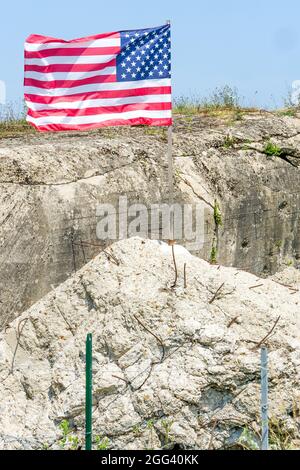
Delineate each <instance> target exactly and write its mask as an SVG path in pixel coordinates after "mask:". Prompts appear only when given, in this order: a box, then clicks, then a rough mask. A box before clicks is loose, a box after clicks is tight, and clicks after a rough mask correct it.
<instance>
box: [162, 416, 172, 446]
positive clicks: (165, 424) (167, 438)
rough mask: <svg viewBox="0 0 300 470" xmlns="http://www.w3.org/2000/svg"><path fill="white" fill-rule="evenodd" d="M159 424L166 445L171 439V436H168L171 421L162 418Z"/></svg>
mask: <svg viewBox="0 0 300 470" xmlns="http://www.w3.org/2000/svg"><path fill="white" fill-rule="evenodd" d="M161 425H162V427H163V429H164V440H165V442H164V445H165V446H167V445H168V444H169V443H170V442H171V441H172V438H171V437H170V431H171V427H172V425H173V421H169V420H167V419H163V420H162V421H161Z"/></svg>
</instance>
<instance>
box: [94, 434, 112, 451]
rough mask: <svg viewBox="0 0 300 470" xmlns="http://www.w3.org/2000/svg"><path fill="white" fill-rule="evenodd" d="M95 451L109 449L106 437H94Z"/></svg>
mask: <svg viewBox="0 0 300 470" xmlns="http://www.w3.org/2000/svg"><path fill="white" fill-rule="evenodd" d="M95 441H96V450H107V449H109V439H108V438H107V437H101V436H96V439H95Z"/></svg>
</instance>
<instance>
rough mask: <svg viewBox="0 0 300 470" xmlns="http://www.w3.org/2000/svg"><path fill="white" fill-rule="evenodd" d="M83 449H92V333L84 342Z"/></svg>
mask: <svg viewBox="0 0 300 470" xmlns="http://www.w3.org/2000/svg"><path fill="white" fill-rule="evenodd" d="M85 346H86V347H85V352H86V354H85V450H92V406H93V395H92V334H91V333H89V334H88V335H87V337H86V343H85Z"/></svg>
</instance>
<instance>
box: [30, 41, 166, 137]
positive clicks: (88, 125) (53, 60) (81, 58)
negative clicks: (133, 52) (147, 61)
mask: <svg viewBox="0 0 300 470" xmlns="http://www.w3.org/2000/svg"><path fill="white" fill-rule="evenodd" d="M120 42H121V39H120V34H119V33H118V32H116V33H108V34H100V35H96V36H90V37H86V38H81V39H75V40H71V41H65V40H63V39H54V38H49V37H45V36H38V35H31V36H29V37H28V38H27V40H26V42H25V78H24V86H25V101H26V104H27V106H28V115H27V121H28V122H30V123H31V124H32V125H33V126H34V127H36V128H37V129H38V130H39V131H66V130H78V129H83V130H85V129H92V128H96V127H103V126H120V125H138V124H143V125H151V126H155V125H156V126H169V125H171V124H172V115H171V80H170V79H169V78H165V79H153V80H139V81H128V82H117V70H116V58H117V54H119V53H120V51H121V44H120Z"/></svg>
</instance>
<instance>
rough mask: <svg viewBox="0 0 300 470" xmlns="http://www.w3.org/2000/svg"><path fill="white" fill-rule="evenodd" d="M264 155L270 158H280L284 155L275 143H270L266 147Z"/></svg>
mask: <svg viewBox="0 0 300 470" xmlns="http://www.w3.org/2000/svg"><path fill="white" fill-rule="evenodd" d="M264 153H265V154H266V155H267V156H268V157H279V156H280V155H281V153H282V150H281V148H280V147H279V146H278V145H276V144H273V142H271V141H269V142H267V143H266V145H265V147H264Z"/></svg>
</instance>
